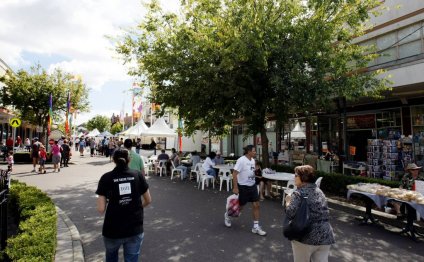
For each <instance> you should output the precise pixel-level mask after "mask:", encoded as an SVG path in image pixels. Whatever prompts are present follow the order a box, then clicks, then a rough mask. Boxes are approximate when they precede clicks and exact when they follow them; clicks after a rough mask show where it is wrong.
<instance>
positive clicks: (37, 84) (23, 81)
mask: <svg viewBox="0 0 424 262" xmlns="http://www.w3.org/2000/svg"><path fill="white" fill-rule="evenodd" d="M0 81H1V82H3V83H4V86H3V87H2V88H1V94H0V95H1V99H2V103H3V105H4V106H12V107H13V108H14V109H15V110H17V111H18V114H19V117H20V118H22V119H23V120H26V121H28V122H30V123H32V124H35V125H39V126H42V127H43V129H44V130H45V128H46V127H47V116H48V113H49V99H50V94H51V95H52V97H53V99H52V102H53V103H52V104H53V119H54V120H55V122H56V121H58V122H60V121H62V120H63V119H64V116H65V112H66V110H67V100H68V92H70V93H71V106H72V108H73V109H75V110H78V111H80V112H84V111H88V106H89V102H88V89H87V88H86V86H85V84H84V83H83V82H82V81H81V80H76V79H75V77H74V76H73V75H71V74H69V73H66V72H63V71H62V70H59V69H56V70H54V71H53V72H52V73H47V71H46V70H45V69H43V68H42V67H41V66H40V65H36V66H34V67H32V68H31V69H30V71H29V72H27V71H25V70H19V71H18V72H17V73H16V74H14V73H13V72H7V73H6V75H4V76H3V77H1V78H0Z"/></svg>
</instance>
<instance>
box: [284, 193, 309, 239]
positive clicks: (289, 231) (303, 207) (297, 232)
mask: <svg viewBox="0 0 424 262" xmlns="http://www.w3.org/2000/svg"><path fill="white" fill-rule="evenodd" d="M301 199H302V200H301V203H300V206H299V208H298V209H297V210H296V214H295V216H294V218H293V219H289V218H288V217H287V216H286V217H285V218H284V222H283V234H284V236H285V237H287V238H288V239H289V240H301V239H302V238H303V237H304V236H305V235H306V234H307V233H309V232H310V231H311V219H310V216H309V207H308V202H307V199H308V197H306V196H303V195H302V196H301Z"/></svg>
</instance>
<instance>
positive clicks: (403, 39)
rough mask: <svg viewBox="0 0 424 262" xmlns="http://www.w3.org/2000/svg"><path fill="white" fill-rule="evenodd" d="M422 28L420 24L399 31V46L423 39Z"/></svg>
mask: <svg viewBox="0 0 424 262" xmlns="http://www.w3.org/2000/svg"><path fill="white" fill-rule="evenodd" d="M420 27H421V25H420V24H415V25H412V26H408V27H406V28H403V29H401V30H399V31H398V39H399V44H404V43H408V42H411V41H415V40H419V39H421V30H420Z"/></svg>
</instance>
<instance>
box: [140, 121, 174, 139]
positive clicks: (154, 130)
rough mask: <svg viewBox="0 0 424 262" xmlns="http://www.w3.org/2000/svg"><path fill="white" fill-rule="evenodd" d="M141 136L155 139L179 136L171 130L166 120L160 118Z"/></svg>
mask: <svg viewBox="0 0 424 262" xmlns="http://www.w3.org/2000/svg"><path fill="white" fill-rule="evenodd" d="M140 135H143V136H153V137H175V136H176V135H177V131H176V130H174V129H171V128H169V127H168V125H167V124H166V122H165V119H163V118H159V119H157V120H156V122H155V123H154V124H153V125H152V126H151V127H150V128H149V129H148V130H146V131H144V132H141V134H140Z"/></svg>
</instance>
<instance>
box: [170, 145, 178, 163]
mask: <svg viewBox="0 0 424 262" xmlns="http://www.w3.org/2000/svg"><path fill="white" fill-rule="evenodd" d="M176 157H178V156H177V150H175V148H172V149H171V157H170V158H171V161H172V162H175V158H176Z"/></svg>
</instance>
